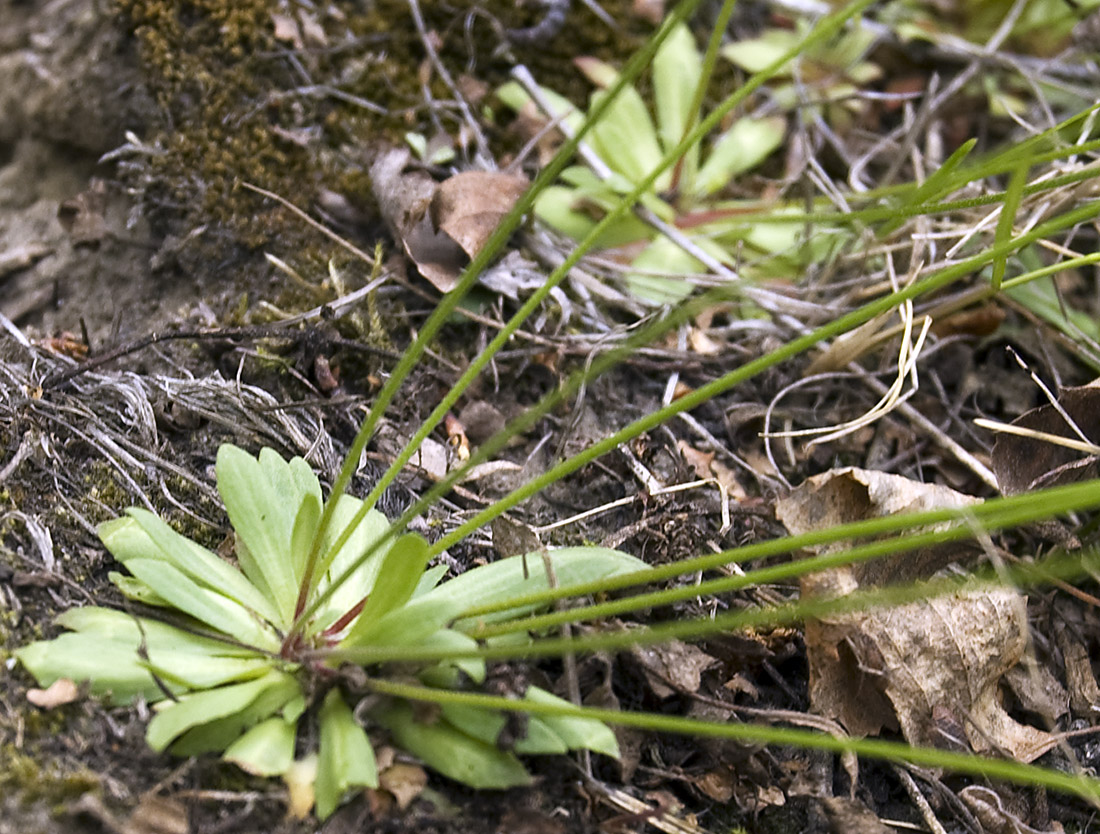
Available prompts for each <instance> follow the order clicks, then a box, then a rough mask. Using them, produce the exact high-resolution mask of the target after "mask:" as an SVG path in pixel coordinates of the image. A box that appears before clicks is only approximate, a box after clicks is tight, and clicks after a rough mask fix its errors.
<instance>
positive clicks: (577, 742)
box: [517, 686, 619, 759]
mask: <svg viewBox="0 0 1100 834" xmlns="http://www.w3.org/2000/svg"><path fill="white" fill-rule="evenodd" d="M524 700H525V701H532V702H534V703H536V704H557V705H559V706H561V705H564V706H569V705H570V704H569V702H568V701H566V700H563V699H562V698H559V697H558V696H557V695H553V694H551V693H550V692H547V691H546V690H545V689H540V688H539V687H537V686H530V687H528V688H527V693H526V695H525V696H524ZM541 718H542V720H543V721H544V722H545V723H546V725H547V727H548V728H549V729H550V730H552V731H553V732H554V733H556V734H557V736H558V737H559V738H560V739H561V740H562V742H563V743H564V744H565V746H566V747H568V748H569V749H570V750H578V749H582V748H583V749H588V750H592V751H594V752H596V753H603V754H604V755H605V756H611V757H612V758H615V759H617V758H619V742H618V741H617V740H616V739H615V733H613V732H612V731H611V728H610V727H608V726H607V725H606V724H604V723H603V722H602V721H596V720H595V719H592V718H577V717H573V716H567V715H543V716H541ZM517 749H518V748H517Z"/></svg>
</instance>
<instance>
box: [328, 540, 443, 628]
mask: <svg viewBox="0 0 1100 834" xmlns="http://www.w3.org/2000/svg"><path fill="white" fill-rule="evenodd" d="M428 558H429V556H428V543H427V542H426V541H425V540H424V538H423V537H422V536H418V535H417V534H416V533H406V534H405V535H404V536H402V537H401V538H399V539H398V540H397V541H395V542H394V543H393V545H392V546H391V547H390V549H389V551H388V552H387V553H386V555H385V561H383V563H382V567H381V569H380V570H379V572H378V578H377V579H375V581H374V587H373V588H371V590H370V597H369V598H368V599H367V604H366V605H365V606H364V608H363V611H362V613H361V614H360V615H359V618H358V619H357V620H356V621H355V625H354V626H352V629H351V631H350V632H349V634H348V638H349V639H351V640H354V639H355V637H354V635H356V634H357V633H362V632H364V631H366V630H368V629H370V628H371V626H372V625H373V624H374V623H376V622H377V621H378V620H379V619H381V618H382V617H383V616H385V615H386V614H388V613H389V612H390V611H393V610H395V609H397V608H400V607H401V606H402V605H404V604H405V603H406V602H408V601H409V599H410V598H411V597H412V594H413V591H415V590H416V586H417V583H419V582H420V578H421V576H423V575H424V568H425V567H427V564H428Z"/></svg>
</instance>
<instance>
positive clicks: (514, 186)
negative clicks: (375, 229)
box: [370, 148, 527, 292]
mask: <svg viewBox="0 0 1100 834" xmlns="http://www.w3.org/2000/svg"><path fill="white" fill-rule="evenodd" d="M409 160H410V154H409V152H408V150H406V149H404V148H394V149H391V150H385V151H381V152H380V153H379V154H378V156H377V157H376V158H375V160H374V162H373V163H372V164H371V166H370V175H371V190H372V191H373V192H374V197H375V200H377V202H378V208H379V210H380V211H381V213H382V217H383V218H384V219H385V221H386V223H387V225H388V226H389V227H390V229H391V231H392V232H393V234H394V237H396V238H397V239H398V240H399V241H401V245H402V246H403V247H404V249H405V253H406V254H407V255H408V256H409V258H410V259H411V260H412V262H413V263H414V264H416V267H417V269H419V270H420V274H421V275H423V276H424V277H425V278H427V279H428V280H429V281H430V282H431V283H432V284H433V285H434V286H435V287H436V289H438V290H440V291H441V292H448V291H450V290H451V289H453V288H454V285H455V284H456V283H457V282H458V276H459V274H460V273H461V272H462V270H463V268H465V266H466V264H467V263H468V262H469V258H471V257H473V256H474V255H476V254H477V253H478V252H479V251H481V248H482V247H483V246H484V245H485V242H486V241H487V240H488V239H489V237H490V236H491V235H492V233H493V232H494V231H495V230H496V228H497V226H498V225H500V221H501V218H503V217H504V215H506V214H507V213H508V212H509V211H510V210H511V209H512V206H514V205H515V203H516V200H518V199H519V197H520V195H522V194H523V192H524V191H525V190H526V188H527V180H525V179H523V178H522V177H515V176H509V175H507V174H501V173H494V172H489V171H467V172H464V173H461V174H456V175H455V176H453V177H450V178H449V179H447V180H444V181H443V182H442V183H438V184H437V183H436V182H435V180H433V179H432V178H431V177H430V176H429V175H428V174H427V173H426V172H424V171H417V170H414V171H406V170H405V166H406V165H407V164H408V163H409Z"/></svg>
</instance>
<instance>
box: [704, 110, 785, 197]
mask: <svg viewBox="0 0 1100 834" xmlns="http://www.w3.org/2000/svg"><path fill="white" fill-rule="evenodd" d="M786 133H787V122H786V120H785V119H784V118H783V117H782V116H772V117H770V118H767V119H750V118H743V119H738V120H737V121H736V122H734V124H733V127H731V128H730V129H729V130H727V131H726V132H725V133H723V134H722V135H721V136H720V137H719V138H718V141H717V142H715V143H714V147H713V148H711V151H710V153H709V154H708V155H707V158H706V161H705V162H704V163H703V166H702V167H701V168H700V169H699V173H698V175H697V176H696V178H695V196H697V197H708V196H710V195H711V194H714V193H715V192H717V191H720V190H721V189H723V188H725V187H726V186H727V185H728V184H729V183H730V181H731V180H732V179H733V178H734V177H736V176H737V175H738V174H742V173H744V172H745V171H750V170H752V169H753V168H755V167H756V166H757V165H759V164H760V163H761V162H763V161H764V160H765V159H766V158H767V157H769V156H770V155H771V154H772V153H773V152H774V151H775V150H776V149H777V148H778V147H779V146H780V145H782V144H783V138H784V136H786Z"/></svg>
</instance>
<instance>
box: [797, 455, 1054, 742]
mask: <svg viewBox="0 0 1100 834" xmlns="http://www.w3.org/2000/svg"><path fill="white" fill-rule="evenodd" d="M974 501H975V499H973V498H970V497H969V496H966V495H962V494H960V493H957V492H955V491H953V490H950V489H947V488H946V487H941V486H935V485H928V484H920V483H917V482H913V481H909V480H908V479H906V478H902V477H900V476H896V475H886V474H884V473H881V472H867V471H864V470H860V469H854V468H850V469H844V470H838V471H835V472H829V473H825V474H824V475H820V476H817V477H815V478H811V479H809V480H808V481H807V483H805V484H803V485H802V486H801V487H799V488H798V489H796V490H794V491H793V492H792V493H791V495H789V496H788V497H787V498H785V499H783V500H781V501H780V502H778V505H777V508H776V514H777V516H778V517H779V518H780V520H781V521H783V523H784V524H785V525H786V526H787V529H788V530H789V531H790V532H791V533H792V534H798V533H804V532H808V531H810V530H816V529H823V528H825V527H829V526H833V525H836V524H840V523H845V522H849V521H857V520H860V519H864V518H872V517H879V516H884V515H892V514H895V513H902V512H913V511H918V510H928V509H934V508H937V507H959V506H967V505H969V504H972V503H973V502H974ZM961 554H965V551H960V550H959V549H958V548H942V547H941V548H937V549H933V550H928V551H923V552H915V553H904V554H899V555H898V556H896V557H893V558H892V559H888V560H885V561H883V562H881V563H880V562H879V561H876V562H872V563H867V564H865V565H853V566H848V567H845V568H839V569H836V570H832V571H826V572H822V573H819V574H814V575H811V576H807V577H804V578H803V581H802V583H801V584H802V596H803V598H811V597H815V598H822V597H838V596H844V595H846V594H850V593H852V592H853V591H856V590H858V589H859V588H867V587H874V586H878V585H884V584H888V583H896V582H907V581H915V580H920V579H923V578H926V577H928V576H930V575H931V574H932V573H933V572H935V571H936V570H938V569H940V568H942V567H943V566H945V565H946V564H948V563H949V562H951V561H953V560H955V559H956V558H958V557H959V556H960V555H961ZM1026 637H1027V612H1026V607H1025V601H1024V598H1023V597H1022V596H1021V595H1019V594H1017V593H1016V592H1015V591H1012V590H1010V589H1003V590H1002V589H993V590H985V589H982V590H976V591H970V592H967V593H958V594H954V595H952V596H945V597H937V598H933V599H929V600H926V601H921V602H915V603H911V604H908V605H900V606H893V607H888V608H883V609H874V610H869V611H859V612H853V613H850V614H838V615H836V616H832V617H825V618H821V619H818V620H812V621H809V622H807V624H806V653H807V657H808V659H809V665H810V699H811V702H812V704H813V706H814V709H815V711H817V712H818V713H820V714H823V715H826V716H828V717H830V718H835V719H836V720H838V721H840V722H841V724H843V725H844V726H845V728H847V730H848V731H849V732H851V733H853V734H854V735H871V734H875V733H878V732H880V731H881V730H882V729H883V728H894V727H900V729H901V731H902V733H903V734H904V736H905V738H906V740H907V741H909V743H911V744H916V745H933V746H941V747H942V746H947V745H948V744H949V743H951V742H952V740H953V739H954V740H955V741H957V742H961V743H962V744H963V745H964V746H965V745H969V746H970V747H971V748H972V749H974V750H977V751H979V752H989V751H991V750H993V749H996V748H1000V749H1003V750H1007V751H1009V753H1010V754H1011V755H1012V756H1014V757H1015V758H1017V759H1018V760H1021V761H1032V760H1033V759H1035V758H1036V757H1038V756H1039V755H1042V753H1044V752H1046V750H1048V749H1050V747H1051V746H1052V744H1053V743H1054V742H1053V739H1052V737H1051V736H1050V735H1049V734H1048V733H1045V732H1043V731H1042V730H1038V729H1035V728H1034V727H1029V726H1026V725H1022V724H1019V723H1017V722H1016V721H1014V720H1013V719H1012V718H1010V717H1009V715H1008V713H1007V712H1005V710H1004V707H1003V706H1002V704H1001V702H1000V697H999V687H1000V683H1001V681H1002V678H1004V676H1005V675H1006V673H1007V672H1008V671H1009V670H1010V669H1012V668H1013V667H1014V666H1016V665H1017V664H1018V663H1019V662H1020V660H1021V658H1022V657H1023V656H1024V649H1025V644H1026ZM949 718H951V719H954V720H952V721H947V719H949ZM947 726H949V727H950V728H951V729H950V731H949V732H948V731H946V730H945V727H947ZM960 736H961V738H957V737H960Z"/></svg>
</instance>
